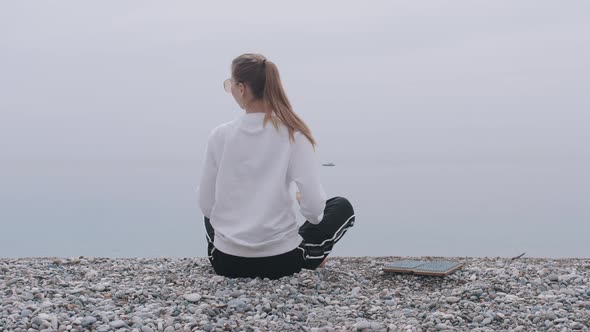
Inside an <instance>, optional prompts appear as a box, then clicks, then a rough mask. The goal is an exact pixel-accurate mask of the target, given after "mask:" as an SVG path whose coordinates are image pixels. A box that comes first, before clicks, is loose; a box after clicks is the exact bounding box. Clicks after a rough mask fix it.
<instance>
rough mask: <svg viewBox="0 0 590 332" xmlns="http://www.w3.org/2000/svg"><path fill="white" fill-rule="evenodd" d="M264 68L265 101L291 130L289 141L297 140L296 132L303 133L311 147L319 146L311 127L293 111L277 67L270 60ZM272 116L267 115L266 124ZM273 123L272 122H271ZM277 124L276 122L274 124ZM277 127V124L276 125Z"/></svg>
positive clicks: (264, 63) (264, 64)
mask: <svg viewBox="0 0 590 332" xmlns="http://www.w3.org/2000/svg"><path fill="white" fill-rule="evenodd" d="M263 66H264V67H265V74H266V75H265V76H266V82H265V84H264V94H263V98H264V101H266V103H267V104H268V105H269V106H270V108H271V112H272V111H274V114H275V115H276V116H277V117H278V118H279V120H281V122H282V123H283V124H284V125H285V126H286V127H287V129H288V130H289V140H290V141H291V142H293V141H294V140H295V130H297V131H299V132H301V133H302V134H303V135H304V136H305V137H307V139H308V140H309V142H310V143H311V145H313V146H314V147H315V146H316V145H317V143H316V141H315V140H314V138H313V136H312V135H311V131H310V130H309V127H308V126H307V125H306V124H305V122H303V120H301V118H300V117H299V116H298V115H297V114H296V113H295V112H294V111H293V108H292V107H291V103H290V102H289V99H288V98H287V95H286V94H285V90H284V89H283V84H282V83H281V77H280V75H279V70H278V68H277V66H276V65H275V64H274V63H273V62H271V61H268V60H266V59H265V60H263ZM269 115H270V114H267V115H266V118H265V122H266V121H268V119H269V118H271V117H270V116H269ZM271 121H272V120H271ZM273 124H275V122H273ZM275 126H276V124H275Z"/></svg>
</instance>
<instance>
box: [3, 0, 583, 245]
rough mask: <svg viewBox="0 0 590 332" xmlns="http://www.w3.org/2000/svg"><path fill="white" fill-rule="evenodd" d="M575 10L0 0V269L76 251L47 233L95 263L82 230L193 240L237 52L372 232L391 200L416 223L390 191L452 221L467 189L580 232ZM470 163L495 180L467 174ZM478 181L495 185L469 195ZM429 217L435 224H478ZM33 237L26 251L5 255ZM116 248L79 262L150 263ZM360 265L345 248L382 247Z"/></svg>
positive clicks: (93, 240) (91, 239) (538, 5)
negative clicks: (2, 260)
mask: <svg viewBox="0 0 590 332" xmlns="http://www.w3.org/2000/svg"><path fill="white" fill-rule="evenodd" d="M588 13H590V2H587V1H567V2H563V1H420V2H416V1H368V2H362V1H320V2H317V1H297V2H288V3H284V2H276V1H246V2H238V1H236V2H205V1H167V2H160V1H158V2H157V1H100V2H81V1H53V2H34V1H2V2H1V3H0V169H1V172H0V224H1V225H2V228H3V231H2V233H5V234H6V232H8V234H11V237H12V238H13V239H14V240H12V241H14V242H4V243H5V245H4V246H3V245H2V244H0V256H3V254H4V255H8V256H10V255H42V254H43V253H49V254H56V255H67V254H69V253H71V252H74V251H75V250H74V251H72V250H69V249H65V247H64V245H62V244H57V243H53V242H50V241H49V240H47V239H46V235H47V234H62V235H63V236H67V237H73V238H80V237H81V234H86V235H87V237H86V238H84V237H82V239H79V240H75V241H74V243H73V244H72V245H73V246H74V247H75V246H76V245H78V246H80V247H81V246H83V245H84V244H85V243H90V245H91V246H94V247H93V248H99V247H100V246H99V240H98V239H97V238H98V237H100V236H99V235H97V234H99V233H92V232H99V230H101V229H102V228H104V227H107V226H104V225H111V226H113V225H117V224H119V223H132V224H133V225H134V227H136V228H134V229H137V227H138V228H141V229H149V232H147V231H146V233H145V234H144V235H143V236H144V237H145V239H147V240H148V241H155V239H156V235H158V234H159V236H162V235H161V234H162V233H163V231H164V230H165V229H166V227H165V225H166V224H165V223H163V220H169V219H170V218H173V219H174V220H176V221H175V222H176V223H177V224H175V228H176V229H178V230H180V231H178V234H176V235H175V236H184V239H185V240H186V241H189V242H190V236H198V237H201V235H202V234H201V233H199V232H201V228H200V226H193V225H194V224H197V223H199V222H200V219H199V218H200V214H199V211H198V210H197V207H196V204H195V205H193V204H194V203H195V202H194V201H193V200H194V197H193V196H192V195H193V194H194V189H195V187H196V182H197V179H198V176H199V175H200V167H201V158H202V152H203V149H204V146H205V139H206V138H207V136H208V134H209V131H210V130H211V129H212V128H213V127H214V126H216V125H218V124H219V123H221V122H225V121H228V120H230V119H232V118H233V117H234V116H236V115H237V114H238V112H240V109H239V108H238V107H237V106H236V105H235V103H234V101H233V99H232V98H231V96H229V95H227V94H226V93H225V92H224V91H223V89H222V81H223V79H225V78H227V77H228V76H229V75H230V73H229V65H230V62H231V60H232V59H233V58H234V57H236V56H238V55H239V54H241V53H245V52H260V53H263V54H264V55H266V56H267V57H268V58H269V59H270V60H272V61H274V62H275V63H277V65H278V66H279V69H280V72H281V75H282V77H283V83H284V85H285V87H286V90H287V94H288V96H289V97H290V99H291V102H292V104H293V106H294V108H295V110H296V111H297V112H298V113H299V114H301V116H302V117H303V118H304V119H305V120H306V121H307V122H308V124H309V125H310V127H311V128H312V131H313V132H314V134H315V136H316V138H317V139H318V141H319V144H320V145H319V150H318V151H319V153H320V156H321V159H322V160H324V161H334V162H336V163H337V167H341V166H343V167H344V166H346V165H356V166H355V167H354V168H352V167H351V168H350V169H349V170H348V171H345V172H344V173H342V174H341V177H338V178H336V177H334V178H330V176H331V175H330V174H326V182H327V184H326V186H327V187H328V189H329V190H333V191H334V192H333V194H334V195H336V194H339V193H341V192H344V193H345V194H347V195H349V196H351V197H353V198H355V199H356V202H358V204H357V205H358V206H359V208H360V209H361V210H364V213H365V216H366V217H367V218H366V219H378V218H381V217H383V216H388V217H391V219H392V220H399V218H398V219H396V218H397V217H396V214H395V213H393V212H391V211H388V210H387V208H383V206H390V205H389V204H390V203H391V202H390V201H388V200H387V197H390V198H391V196H389V195H394V198H395V202H397V204H400V208H401V207H405V208H407V209H408V211H418V210H423V209H424V205H423V204H422V203H421V202H417V201H414V200H412V199H409V198H408V197H410V196H411V195H410V196H408V195H405V194H404V192H406V193H407V192H408V191H411V190H413V188H416V187H420V188H423V189H424V190H425V191H426V193H424V194H421V195H426V196H428V192H431V195H432V197H431V198H432V200H434V201H436V199H435V198H436V197H439V198H440V197H447V198H449V197H450V198H455V199H456V201H455V202H456V203H457V204H458V206H459V205H460V204H459V203H458V202H464V201H463V200H464V199H465V198H466V197H471V196H472V195H473V193H472V192H470V191H466V188H470V189H469V190H475V193H477V192H478V191H479V190H481V192H480V193H488V194H487V196H486V194H484V196H483V197H482V199H481V202H484V201H485V202H492V203H494V202H495V203H494V204H496V205H497V206H505V205H506V204H505V203H508V202H511V201H514V199H516V200H517V201H518V200H520V199H522V200H523V201H522V202H523V204H522V205H521V206H520V207H518V208H515V209H516V210H515V211H516V212H515V213H514V214H511V213H510V211H512V210H510V211H508V210H507V211H505V212H506V214H505V215H503V220H505V219H508V220H509V219H510V218H511V217H514V218H516V216H520V217H522V216H523V214H524V216H528V217H531V219H534V218H532V216H531V215H526V213H527V212H525V211H527V210H529V209H533V210H535V209H537V210H539V209H541V208H546V209H548V210H543V211H541V212H539V214H540V215H539V216H535V218H537V219H542V221H543V222H544V223H547V224H551V223H552V222H553V223H555V222H557V220H558V219H559V218H557V219H555V218H554V216H553V214H552V213H558V212H559V211H564V212H563V213H564V214H565V215H564V218H566V219H567V220H569V221H570V222H572V224H571V225H580V223H581V221H582V220H585V221H587V220H588V218H589V217H590V208H589V207H588V206H589V205H590V202H589V199H588V197H590V192H589V189H588V187H590V180H589V178H588V173H587V169H588V167H590V147H589V146H590V144H589V143H590V101H589V95H588V90H589V88H590V34H589V33H588V31H590V20H588ZM370 165H377V166H378V167H382V168H383V169H387V170H393V171H392V172H393V173H391V174H392V175H383V178H381V179H380V180H379V181H377V182H375V183H372V182H371V181H373V180H371V179H369V178H368V177H367V178H366V181H363V174H365V173H372V174H373V175H374V174H376V173H375V172H374V171H371V170H370V169H369V168H368V167H369V166H370ZM466 165H467V166H469V165H472V166H473V165H479V166H478V167H480V166H481V167H491V166H490V165H492V166H493V165H496V166H497V167H500V168H495V169H494V170H493V171H490V172H489V173H486V172H483V171H481V170H480V171H479V173H478V172H475V173H473V174H472V177H467V178H462V177H461V174H467V173H469V171H468V170H465V167H467V166H466ZM363 167H365V168H363ZM396 167H409V168H410V169H411V170H412V171H411V172H414V173H411V175H410V173H408V175H407V176H404V177H403V178H395V177H394V176H400V174H404V173H403V171H400V172H396V171H395V169H396ZM421 167H435V169H437V170H440V169H441V168H440V167H443V168H444V167H450V168H449V172H454V173H453V174H454V175H453V176H454V177H453V178H452V180H453V181H451V180H449V179H451V177H450V176H451V175H450V173H444V172H442V173H436V172H435V173H429V174H430V176H431V177H432V178H431V179H429V181H431V184H436V183H437V181H442V182H441V183H438V184H439V186H437V187H432V186H431V185H429V184H428V183H420V179H424V174H422V173H419V172H418V171H416V170H418V169H421ZM436 167H438V168H436ZM502 167H507V168H502ZM539 167H540V168H543V169H544V171H538V169H539ZM514 169H518V170H519V171H514ZM527 169H537V171H538V173H534V170H533V171H531V172H533V173H534V174H537V175H534V176H533V175H531V174H533V173H530V172H528V171H527ZM341 170H342V168H341ZM347 172H348V173H347ZM387 172H389V171H387ZM433 172H434V171H433ZM377 173H378V172H377ZM387 174H390V173H387ZM396 174H397V175H396ZM548 174H550V175H548ZM527 176H528V177H527ZM482 177H487V178H488V179H487V181H489V182H486V183H481V184H480V185H475V184H474V183H475V182H474V181H477V179H481V178H482ZM523 178H526V181H525V180H522V179H523ZM404 179H405V180H406V181H407V182H406V183H404V182H403V181H404ZM445 179H446V180H445ZM519 179H521V180H522V181H524V182H523V186H522V187H518V181H519ZM346 181H350V183H344V184H343V182H346ZM355 181H356V182H355ZM445 181H449V183H446V182H445ZM482 181H483V180H482ZM484 182H485V181H484ZM367 183H372V185H371V190H368V189H367V188H368V187H367V185H366V184H367ZM495 183H496V184H497V183H505V184H506V185H507V186H509V185H510V184H515V186H517V187H518V188H519V189H517V190H516V192H518V193H519V195H517V196H518V197H516V198H510V199H508V198H506V197H504V196H502V195H504V194H505V193H504V192H502V190H501V187H497V188H496V187H494V188H495V189H494V194H490V191H486V190H487V189H489V188H491V187H490V186H493V185H494V184H495ZM544 184H545V185H544ZM442 188H445V190H443V189H442ZM464 189H465V190H464ZM513 190H514V189H513ZM336 191H339V192H336ZM506 191H507V192H510V190H506ZM587 194H588V195H587ZM142 195H143V196H142ZM586 195H587V196H586ZM163 197H165V198H166V199H170V202H175V203H165V204H164V203H161V201H164V200H165V199H160V198H163ZM171 197H173V198H174V199H172V198H171ZM418 197H423V196H416V198H418ZM527 197H528V198H527ZM556 200H557V201H556ZM439 201H440V200H439ZM155 202H159V204H164V205H158V207H157V208H156V207H154V204H156V203H155ZM101 204H102V205H101ZM432 204H433V205H431V208H432V209H434V210H433V211H434V212H432V213H433V214H434V215H438V216H441V215H444V217H441V220H439V221H440V222H441V223H444V222H452V221H453V220H456V219H457V218H464V222H469V221H470V220H473V218H474V217H475V216H478V212H477V211H476V210H474V211H473V214H470V215H462V214H461V213H459V212H457V211H459V210H460V209H459V208H457V209H455V210H445V209H448V207H445V206H442V205H441V206H438V205H436V202H435V203H432ZM490 204H491V203H490ZM531 204H532V205H531ZM548 204H549V205H548ZM552 204H553V205H552ZM74 207H75V208H76V209H79V211H78V210H76V211H77V212H75V211H73V208H74ZM146 209H152V210H149V211H147V210H146ZM379 209H381V210H379ZM437 209H439V210H437ZM113 211H119V212H113ZM137 211H142V212H137ZM170 211H174V212H173V213H172V215H170V213H171V212H170ZM368 211H371V212H368ZM376 211H378V212H376ZM453 211H454V212H453ZM539 211H540V210H539ZM513 212H514V211H513ZM371 213H373V214H371ZM445 213H446V214H445ZM519 213H520V214H519ZM480 214H486V213H485V212H481V213H480ZM101 216H102V217H101ZM91 217H92V218H91ZM369 217H371V218H369ZM405 217H406V218H408V220H410V219H412V220H413V221H416V220H418V221H419V220H422V219H420V218H421V217H423V218H426V216H424V215H422V216H413V217H412V218H410V216H405ZM93 218H94V219H93ZM150 218H151V219H150ZM83 219H85V220H83ZM136 219H142V220H144V221H145V223H142V222H140V221H137V220H136ZM484 219H485V218H484ZM525 219H526V218H525ZM109 220H110V221H109ZM132 220H133V221H132ZM492 220H493V218H491V217H490V218H489V219H486V222H492ZM109 222H110V223H111V224H109ZM166 222H169V221H166ZM366 222H367V223H368V224H370V223H371V222H372V221H366ZM505 222H508V221H505ZM510 222H512V221H510ZM51 225H57V226H55V227H52V226H51ZM373 225H374V226H375V227H384V226H382V225H378V224H373ZM109 227H110V226H109ZM150 227H151V228H150ZM183 227H184V228H183ZM183 229H184V230H188V231H182V230H183ZM31 230H36V232H37V233H34V234H31V233H30V232H31ZM88 230H92V231H88ZM372 231H373V232H374V228H373V230H372ZM85 232H90V233H85ZM126 232H132V231H130V230H129V231H126ZM191 232H192V234H193V235H190V234H191ZM548 233H550V232H549V231H548ZM27 234H28V235H27ZM93 234H94V235H93ZM100 234H102V236H105V237H106V236H109V237H111V238H117V236H119V237H120V238H121V239H124V238H126V237H127V236H128V235H129V234H130V233H125V232H123V233H122V234H117V233H108V234H107V233H100ZM195 234H196V235H195ZM356 234H357V235H354V236H358V237H359V239H360V238H363V239H366V238H368V236H370V234H371V229H370V227H368V228H364V229H359V230H358V231H357V233H356ZM27 236H32V237H33V238H34V239H36V240H35V241H36V242H37V243H39V246H37V247H35V246H33V247H31V248H22V247H19V245H18V244H17V242H16V241H17V239H19V238H23V237H27ZM52 236H53V235H52ZM173 238H174V237H173V236H170V237H169V238H168V242H167V243H172V242H174V241H173ZM76 241H78V242H76ZM199 241H200V240H199ZM562 241H566V240H565V238H563V239H562ZM115 242H116V241H115ZM564 243H565V242H564ZM175 245H176V244H175ZM200 245H201V243H200V242H199V243H198V245H194V244H187V245H186V246H185V247H174V248H173V249H166V246H164V245H163V246H161V248H164V249H159V250H155V251H153V252H150V253H148V254H150V255H151V254H154V255H157V254H168V255H189V254H187V252H189V251H190V250H200V249H201V248H200V247H199V246H200ZM129 246H131V247H134V244H133V243H132V244H129V245H128V247H129ZM128 247H124V246H123V245H121V246H120V247H116V250H115V249H113V251H108V250H107V251H100V250H98V249H88V252H89V253H92V252H94V253H98V254H99V255H100V254H104V255H111V254H113V255H117V254H120V255H127V254H129V255H134V254H136V255H141V254H143V253H145V252H146V251H145V250H144V249H145V248H143V247H138V248H143V249H141V250H144V251H141V250H140V249H138V250H137V251H133V250H128ZM41 248H43V249H41ZM125 248H127V249H125ZM195 248H196V249H195ZM68 250H69V251H68ZM93 250H94V251H93ZM355 250H356V251H355ZM362 250H365V249H364V248H356V249H354V248H353V247H350V250H348V251H343V253H344V254H353V253H355V252H358V253H361V254H362V253H365V254H384V253H385V250H386V249H384V248H382V250H381V251H379V252H377V253H376V252H370V251H366V252H363V251H362ZM366 250H369V249H366ZM572 250H573V249H572ZM78 251H83V250H82V249H80V250H78ZM572 252H573V251H572ZM409 253H410V254H413V253H418V254H420V253H421V252H413V251H410V252H409ZM450 253H451V254H453V253H459V254H460V253H462V252H461V251H459V249H458V251H456V252H455V251H451V252H450ZM467 254H468V253H467ZM483 254H487V252H483Z"/></svg>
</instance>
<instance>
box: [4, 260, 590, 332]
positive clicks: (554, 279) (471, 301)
mask: <svg viewBox="0 0 590 332" xmlns="http://www.w3.org/2000/svg"><path fill="white" fill-rule="evenodd" d="M400 258H401V257H354V258H352V257H351V258H347V257H335V258H332V259H331V260H330V261H328V263H327V264H326V266H325V267H324V268H322V269H318V270H316V271H303V272H301V273H299V274H296V275H294V276H292V277H285V278H282V279H280V280H274V281H271V280H267V279H265V280H261V279H227V278H224V277H221V276H217V275H215V274H214V272H213V270H212V268H211V267H210V265H209V262H208V261H207V260H206V259H205V258H135V259H110V258H92V257H88V258H86V257H76V258H19V259H0V331H142V332H149V331H164V332H172V331H341V330H346V331H351V330H352V331H441V330H449V331H450V330H463V331H495V330H513V331H570V330H579V331H588V330H589V327H590V287H589V281H590V280H589V279H590V259H530V258H520V259H516V260H511V259H507V258H465V257H461V258H445V259H454V260H457V261H460V262H464V263H465V266H464V268H463V269H462V270H460V271H457V272H455V273H454V274H452V275H450V276H448V277H444V278H440V277H418V276H412V275H392V274H386V273H383V272H382V271H381V267H382V265H383V264H384V263H385V262H388V261H392V260H395V259H400ZM404 259H418V258H412V257H404Z"/></svg>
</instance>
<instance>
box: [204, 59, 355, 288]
mask: <svg viewBox="0 0 590 332" xmlns="http://www.w3.org/2000/svg"><path fill="white" fill-rule="evenodd" d="M223 83H224V84H223V85H224V88H225V90H226V91H227V92H228V93H231V94H232V96H233V97H234V99H235V100H236V102H237V103H238V105H239V106H240V108H242V109H243V110H244V111H245V112H244V113H242V114H240V115H239V116H238V117H236V119H234V120H233V121H231V122H228V123H224V124H222V125H220V126H218V127H216V128H215V129H214V130H213V131H212V132H211V134H210V135H209V140H208V143H207V148H206V152H205V161H204V165H203V171H202V175H201V180H200V185H199V188H198V195H199V205H200V208H201V210H202V212H203V214H204V216H205V230H206V232H207V234H206V235H207V241H208V256H209V260H210V262H211V264H212V265H213V269H214V270H215V272H216V273H217V274H219V275H222V276H227V277H250V278H254V277H261V278H270V279H277V278H280V277H283V276H287V275H292V274H294V273H297V272H299V271H301V269H311V270H313V269H316V268H317V267H319V266H320V264H322V262H324V260H325V259H326V257H327V256H328V254H329V253H330V251H331V250H332V247H333V246H334V244H335V243H336V242H338V240H340V238H341V237H342V236H343V235H344V233H346V230H347V229H348V228H350V227H352V226H353V224H354V218H355V217H354V211H353V208H352V206H351V204H350V203H349V202H348V200H346V199H345V198H342V197H333V198H330V199H326V198H327V197H326V193H325V192H324V189H323V187H322V184H321V183H320V176H319V167H320V165H319V162H318V159H317V157H316V153H315V145H316V142H315V140H314V138H313V136H312V135H311V132H310V130H309V128H308V127H307V125H306V124H305V122H303V120H301V118H300V117H299V116H298V115H297V114H296V113H295V112H294V111H293V109H292V108H291V104H290V103H289V100H288V99H287V96H286V94H285V91H284V90H283V86H282V84H281V79H280V76H279V71H278V69H277V66H276V65H275V64H274V63H273V62H271V61H269V60H267V59H266V58H265V57H264V56H262V55H260V54H243V55H241V56H239V57H237V58H236V59H234V60H233V62H232V66H231V78H228V79H227V80H225V81H224V82H223ZM269 124H270V125H269ZM293 182H295V184H296V185H297V188H298V190H299V191H298V192H297V193H296V199H297V201H298V203H299V207H300V211H301V214H302V215H303V216H304V217H305V218H306V219H307V221H306V222H305V223H304V224H303V225H302V226H301V227H298V225H297V222H296V215H295V210H294V209H293V208H292V204H293V197H292V196H291V194H290V187H291V184H292V183H293Z"/></svg>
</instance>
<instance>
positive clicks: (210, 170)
mask: <svg viewBox="0 0 590 332" xmlns="http://www.w3.org/2000/svg"><path fill="white" fill-rule="evenodd" d="M216 132H217V130H216V129H215V130H213V131H212V132H211V134H210V135H209V139H208V141H207V148H206V149H205V161H204V163H203V167H202V171H201V180H200V183H199V187H198V189H197V196H198V201H199V207H200V208H201V211H202V212H203V215H204V216H205V217H207V218H210V217H211V210H212V209H213V205H214V204H215V182H216V180H217V170H218V161H217V160H216V154H217V151H216V143H217V142H216V139H215V136H216Z"/></svg>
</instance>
